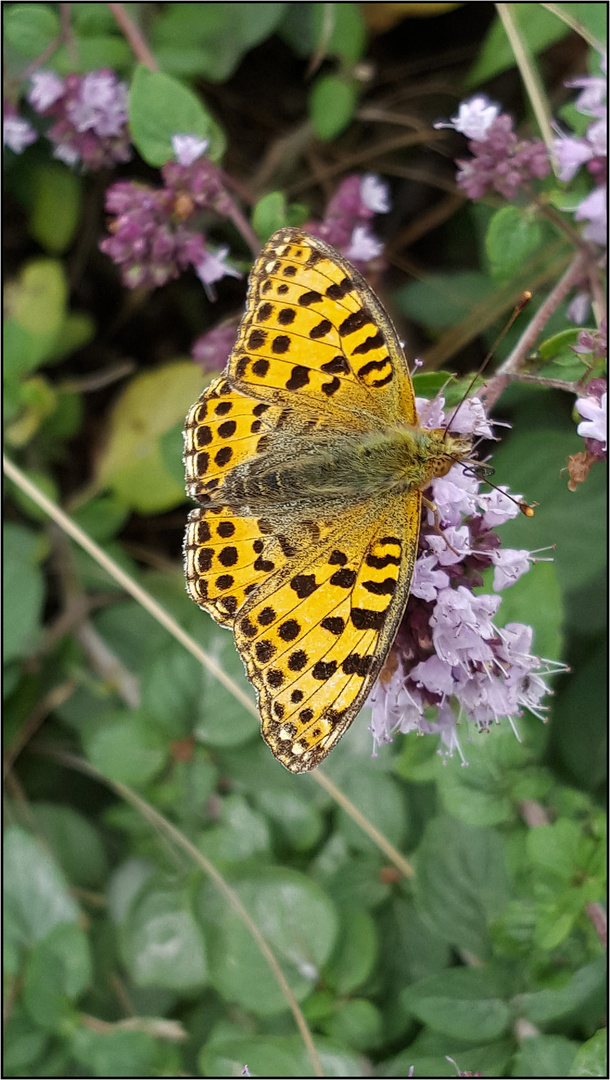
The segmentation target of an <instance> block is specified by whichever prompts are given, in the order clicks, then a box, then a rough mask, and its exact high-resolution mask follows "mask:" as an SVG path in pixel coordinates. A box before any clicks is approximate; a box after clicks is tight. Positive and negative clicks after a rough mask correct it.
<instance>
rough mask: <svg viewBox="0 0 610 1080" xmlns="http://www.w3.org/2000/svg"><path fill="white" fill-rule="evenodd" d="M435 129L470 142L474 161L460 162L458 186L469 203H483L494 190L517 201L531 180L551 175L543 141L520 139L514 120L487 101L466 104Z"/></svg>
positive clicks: (474, 100)
mask: <svg viewBox="0 0 610 1080" xmlns="http://www.w3.org/2000/svg"><path fill="white" fill-rule="evenodd" d="M434 126H435V127H436V128H441V127H453V128H455V130H456V131H459V132H460V133H461V134H462V135H466V136H467V138H469V139H470V142H469V143H468V149H469V150H470V152H471V154H472V158H470V159H469V160H458V161H457V164H458V165H459V167H460V168H459V171H458V174H457V185H458V187H460V188H462V190H463V191H465V192H466V194H467V195H468V197H469V198H470V199H482V198H483V196H484V195H486V194H487V193H488V192H489V191H491V190H494V191H497V192H498V193H499V194H500V195H503V196H504V198H505V199H514V198H515V196H516V195H517V194H518V192H519V190H520V189H521V188H523V187H524V186H525V185H527V183H528V182H529V181H530V180H531V179H533V178H535V179H537V180H543V179H544V178H545V177H546V176H548V175H549V173H550V171H551V169H550V165H549V158H548V153H547V149H546V146H545V145H544V143H543V142H542V140H541V139H519V138H518V136H517V135H516V134H515V132H514V131H513V120H512V117H511V116H509V115H508V114H507V113H500V107H499V106H498V105H493V104H492V103H490V102H489V101H488V100H487V98H485V97H482V96H480V97H475V98H472V99H471V100H470V101H463V102H462V103H461V105H460V108H459V111H458V115H457V116H454V117H453V118H452V120H451V122H450V123H448V124H446V123H437V124H435V125H434Z"/></svg>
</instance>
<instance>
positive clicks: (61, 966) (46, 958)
mask: <svg viewBox="0 0 610 1080" xmlns="http://www.w3.org/2000/svg"><path fill="white" fill-rule="evenodd" d="M91 978H92V967H91V955H90V952H89V943H88V941H87V937H86V935H85V933H84V932H83V930H81V928H80V927H79V926H76V925H75V924H74V923H64V924H63V925H61V926H56V927H55V928H54V929H53V930H51V931H50V932H49V933H48V934H47V935H46V937H44V938H43V939H42V941H38V942H36V944H35V946H34V948H33V949H32V950H31V951H30V954H29V956H28V958H27V963H26V967H25V979H24V986H23V1003H24V1005H25V1007H26V1009H27V1011H28V1013H29V1014H30V1016H31V1018H32V1020H34V1021H35V1023H37V1024H39V1025H40V1027H41V1028H44V1029H45V1030H47V1031H56V1032H57V1033H58V1034H59V1033H60V1032H61V1029H62V1027H63V1026H64V1025H65V1023H66V1021H68V1020H69V1019H70V1017H71V1015H72V1004H71V1003H72V1002H74V1001H76V1000H77V999H78V998H79V997H80V996H81V994H83V993H84V991H85V990H86V989H87V988H88V987H89V986H90V984H91Z"/></svg>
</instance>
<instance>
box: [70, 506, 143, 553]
mask: <svg viewBox="0 0 610 1080" xmlns="http://www.w3.org/2000/svg"><path fill="white" fill-rule="evenodd" d="M128 517H129V510H128V508H127V507H126V506H125V504H124V503H122V502H119V500H118V499H115V497H114V496H113V495H97V496H95V497H94V498H93V499H89V501H88V502H86V503H83V505H82V506H78V507H77V508H76V509H75V510H74V511H73V513H72V520H73V521H75V522H76V524H77V525H80V527H81V529H84V531H85V532H86V533H87V534H88V535H89V536H90V537H91V538H92V539H93V540H96V541H97V543H98V544H102V543H104V542H105V541H107V540H112V539H113V538H114V537H115V536H116V535H117V533H118V532H120V531H121V529H122V527H123V525H124V524H125V522H126V521H127V518H128Z"/></svg>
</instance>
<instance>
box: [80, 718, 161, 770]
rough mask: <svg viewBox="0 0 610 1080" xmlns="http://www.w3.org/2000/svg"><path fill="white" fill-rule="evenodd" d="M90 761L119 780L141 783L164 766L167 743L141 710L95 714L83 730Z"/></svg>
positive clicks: (84, 742)
mask: <svg viewBox="0 0 610 1080" xmlns="http://www.w3.org/2000/svg"><path fill="white" fill-rule="evenodd" d="M83 744H84V747H85V752H86V754H87V757H88V758H89V760H90V761H91V764H92V765H94V766H95V768H96V769H99V770H100V772H101V773H103V774H104V776H108V777H109V778H110V779H111V780H116V781H117V783H119V784H129V785H134V786H141V785H142V784H146V783H148V781H149V780H151V779H152V778H153V776H156V774H157V773H158V772H159V771H160V769H161V768H162V767H163V765H164V763H165V760H166V757H167V749H168V748H167V746H166V744H165V742H164V740H163V739H162V737H161V735H160V734H159V733H158V732H157V731H155V729H154V728H153V727H152V726H151V724H150V720H149V719H148V717H147V716H146V714H145V713H143V712H140V713H138V712H127V711H125V712H116V713H109V714H107V715H106V716H104V717H101V718H100V717H98V718H96V720H95V721H94V722H93V726H92V728H91V729H89V730H87V729H85V730H84V731H83Z"/></svg>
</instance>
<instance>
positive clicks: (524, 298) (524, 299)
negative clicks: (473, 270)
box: [445, 289, 532, 486]
mask: <svg viewBox="0 0 610 1080" xmlns="http://www.w3.org/2000/svg"><path fill="white" fill-rule="evenodd" d="M531 299H532V294H531V292H529V290H528V289H526V290H525V292H523V293H522V294H521V298H520V299H519V302H518V303H517V304H516V305H515V310H514V311H513V313H512V315H511V317H510V319H509V320H508V322H507V324H506V326H505V327H504V329H503V330H502V331H501V332H500V333H499V334H498V336H497V338H496V340H495V341H494V343H493V345H492V347H491V349H490V350H489V352H488V353H487V356H486V357H485V359H484V361H483V363H482V364H481V366H480V368H479V370H478V371H476V372H475V374H474V375H473V376H472V379H471V380H470V383H469V385H468V387H467V389H466V392H465V394H464V396H463V398H462V400H461V401H460V403H459V404H458V405H456V407H455V409H454V410H453V413H452V414H451V416H450V417H449V421H448V423H447V427H446V428H445V431H446V432H447V431H449V428H450V427H451V425H452V424H453V422H454V420H455V418H456V416H457V414H458V412H459V411H460V409H461V408H462V405H463V404H464V402H465V401H467V399H468V395H469V394H470V391H471V390H472V388H473V386H474V384H475V383H476V381H477V379H478V378H479V377H480V376H481V375H482V374H483V372H484V371H485V368H486V367H487V365H488V364H489V361H490V360H491V358H492V356H493V355H494V353H495V351H496V349H497V348H498V345H499V344H500V342H501V341H502V339H503V338H504V337H505V336H506V334H507V333H508V331H509V330H510V328H511V326H512V325H513V323H514V321H515V319H517V318H518V317H519V315H520V314H521V312H522V311H523V309H524V308H525V307H527V305H528V304H529V302H530V300H531ZM492 486H493V485H492Z"/></svg>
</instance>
